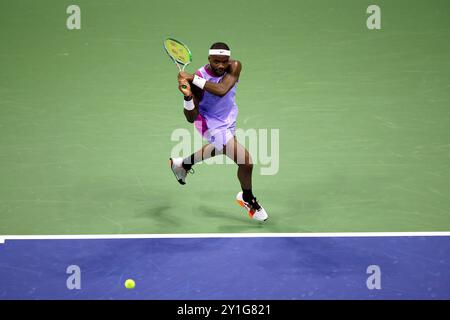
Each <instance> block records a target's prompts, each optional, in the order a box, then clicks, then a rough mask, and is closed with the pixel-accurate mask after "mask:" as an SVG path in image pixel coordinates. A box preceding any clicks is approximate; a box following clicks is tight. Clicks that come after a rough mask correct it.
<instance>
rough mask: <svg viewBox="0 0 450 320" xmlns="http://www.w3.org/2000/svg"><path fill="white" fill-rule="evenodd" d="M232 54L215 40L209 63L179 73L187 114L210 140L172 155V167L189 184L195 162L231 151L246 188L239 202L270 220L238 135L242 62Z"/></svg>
mask: <svg viewBox="0 0 450 320" xmlns="http://www.w3.org/2000/svg"><path fill="white" fill-rule="evenodd" d="M230 56H231V52H230V48H229V47H228V45H226V44H225V43H222V42H217V43H214V44H213V45H212V46H211V48H210V50H209V56H208V61H209V63H208V64H206V65H205V66H203V67H201V68H200V69H198V70H197V71H196V72H195V74H189V73H187V72H184V71H181V72H180V73H179V74H178V88H179V90H180V91H181V92H182V93H183V95H184V115H185V116H186V119H187V121H189V122H191V123H194V125H195V127H196V128H197V129H198V131H199V132H200V134H201V135H202V136H203V137H204V138H205V139H206V140H207V141H208V142H209V143H208V144H205V145H204V146H203V147H202V148H201V149H200V150H198V151H197V152H195V153H193V154H192V155H190V156H189V157H187V158H184V159H183V158H173V159H172V158H170V167H171V169H172V171H173V173H174V174H175V177H176V179H177V181H178V182H179V183H180V184H185V183H186V176H187V174H188V172H192V166H193V165H194V164H195V163H197V162H200V161H203V160H206V159H208V158H210V157H214V156H215V155H218V154H225V155H227V156H228V157H230V158H231V159H233V161H234V162H235V163H236V164H237V165H238V171H237V176H238V179H239V182H240V184H241V188H242V191H241V192H239V193H238V194H237V196H236V201H237V203H238V204H239V205H240V206H242V207H244V208H245V209H246V210H247V212H248V214H249V216H250V217H251V218H253V219H255V220H258V221H266V220H267V218H268V215H267V213H266V210H264V208H263V207H262V206H261V205H260V204H259V203H258V201H257V200H256V198H255V196H254V195H253V193H252V171H253V163H252V157H251V155H250V153H249V152H248V151H247V149H245V147H244V146H242V145H241V144H240V143H239V142H238V141H237V139H236V136H235V124H236V118H237V115H238V108H237V105H236V102H235V99H234V97H235V95H236V87H237V83H238V81H239V75H240V73H241V69H242V65H241V63H240V62H239V61H237V60H231V59H230Z"/></svg>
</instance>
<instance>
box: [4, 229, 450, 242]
mask: <svg viewBox="0 0 450 320" xmlns="http://www.w3.org/2000/svg"><path fill="white" fill-rule="evenodd" d="M449 236H450V231H431V232H428V231H425V232H318V233H307V232H306V233H167V234H78V235H71V234H67V235H4V236H0V243H4V242H5V240H70V239H76V240H83V239H170V238H174V239H175V238H329V237H336V238H340V237H449Z"/></svg>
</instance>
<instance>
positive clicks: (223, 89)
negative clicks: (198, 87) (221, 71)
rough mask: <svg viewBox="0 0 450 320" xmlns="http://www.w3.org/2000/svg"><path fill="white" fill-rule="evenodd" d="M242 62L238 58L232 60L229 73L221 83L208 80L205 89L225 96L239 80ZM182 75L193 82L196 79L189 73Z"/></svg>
mask: <svg viewBox="0 0 450 320" xmlns="http://www.w3.org/2000/svg"><path fill="white" fill-rule="evenodd" d="M241 70H242V64H241V62H239V61H237V60H232V61H230V64H229V66H228V70H227V74H226V75H225V76H224V77H223V78H222V81H221V82H219V83H214V82H210V81H206V83H205V86H204V87H203V89H204V90H206V91H208V92H210V93H212V94H215V95H217V96H220V97H223V96H224V95H226V94H227V93H228V91H230V90H231V88H233V86H234V85H235V83H236V82H237V81H238V80H239V76H240V74H241ZM180 74H181V76H182V77H184V78H186V79H187V80H188V81H189V82H192V80H193V79H194V75H190V74H187V73H184V72H183V73H180Z"/></svg>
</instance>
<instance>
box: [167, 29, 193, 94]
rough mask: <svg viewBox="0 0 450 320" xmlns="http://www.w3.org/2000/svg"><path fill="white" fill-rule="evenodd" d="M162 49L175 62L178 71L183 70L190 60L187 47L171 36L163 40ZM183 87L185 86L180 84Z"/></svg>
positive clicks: (190, 55) (189, 52)
mask: <svg viewBox="0 0 450 320" xmlns="http://www.w3.org/2000/svg"><path fill="white" fill-rule="evenodd" d="M164 49H165V50H166V52H167V54H168V55H169V57H170V59H172V61H173V62H174V63H175V64H176V66H177V67H178V70H179V71H184V68H186V66H187V65H188V64H189V63H191V62H192V53H191V51H190V50H189V48H188V47H187V46H186V45H185V44H184V43H182V42H181V41H178V40H175V39H173V38H167V39H165V40H164ZM182 88H183V89H186V88H187V86H185V85H182Z"/></svg>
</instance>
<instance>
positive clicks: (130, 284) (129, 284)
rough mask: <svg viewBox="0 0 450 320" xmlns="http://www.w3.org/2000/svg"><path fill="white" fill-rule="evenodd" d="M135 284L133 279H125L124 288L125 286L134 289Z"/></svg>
mask: <svg viewBox="0 0 450 320" xmlns="http://www.w3.org/2000/svg"><path fill="white" fill-rule="evenodd" d="M135 286H136V283H135V282H134V280H133V279H127V280H126V281H125V288H127V289H134V287H135Z"/></svg>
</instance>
